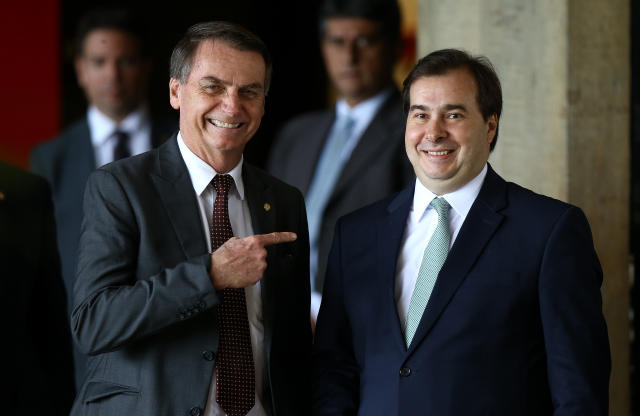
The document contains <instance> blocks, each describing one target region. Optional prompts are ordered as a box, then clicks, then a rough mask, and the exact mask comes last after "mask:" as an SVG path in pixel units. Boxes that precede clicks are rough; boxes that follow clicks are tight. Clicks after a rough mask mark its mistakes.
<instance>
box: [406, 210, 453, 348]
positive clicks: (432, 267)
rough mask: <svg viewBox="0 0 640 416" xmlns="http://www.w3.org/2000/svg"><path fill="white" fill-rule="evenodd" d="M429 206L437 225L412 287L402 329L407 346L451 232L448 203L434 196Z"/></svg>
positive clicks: (427, 299) (426, 300) (440, 265)
mask: <svg viewBox="0 0 640 416" xmlns="http://www.w3.org/2000/svg"><path fill="white" fill-rule="evenodd" d="M431 206H432V207H433V208H434V209H435V210H436V212H437V213H438V226H437V227H436V229H435V231H434V232H433V235H432V236H431V240H429V244H427V248H425V249H424V254H423V255H422V263H421V264H420V270H419V271H418V279H417V280H416V287H415V288H414V289H413V294H412V295H411V301H410V302H409V313H408V314H407V325H406V328H405V331H404V339H405V342H406V343H407V347H408V346H409V345H410V344H411V340H412V339H413V335H414V334H415V333H416V330H417V329H418V325H419V324H420V320H421V319H422V314H423V313H424V309H425V307H426V306H427V302H429V297H430V296H431V292H432V291H433V286H434V285H435V284H436V279H437V278H438V273H440V269H441V268H442V265H443V264H444V261H445V260H446V259H447V254H448V253H449V243H450V242H451V233H450V232H449V208H450V206H449V203H448V202H447V201H446V200H445V199H443V198H434V199H433V201H431Z"/></svg>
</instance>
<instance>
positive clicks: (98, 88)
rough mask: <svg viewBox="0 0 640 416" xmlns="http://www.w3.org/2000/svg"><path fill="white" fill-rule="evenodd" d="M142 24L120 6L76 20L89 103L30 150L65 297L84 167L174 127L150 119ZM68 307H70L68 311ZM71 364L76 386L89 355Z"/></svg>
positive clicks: (158, 138)
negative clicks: (47, 192)
mask: <svg viewBox="0 0 640 416" xmlns="http://www.w3.org/2000/svg"><path fill="white" fill-rule="evenodd" d="M142 27H143V26H142V25H141V22H140V21H139V19H137V18H136V16H135V15H134V14H133V13H132V12H130V11H128V10H125V9H96V10H92V11H90V12H88V13H87V14H86V15H85V16H84V17H83V18H82V19H81V20H80V22H79V23H78V29H77V35H76V37H77V40H76V44H77V45H76V58H75V68H76V74H77V78H78V83H79V84H80V86H81V87H82V88H83V90H84V92H85V95H86V98H87V101H88V103H89V108H88V111H87V115H86V117H84V118H83V119H81V120H79V121H78V122H76V123H75V124H73V125H72V126H70V127H69V128H68V129H66V130H65V131H63V132H62V133H61V134H60V135H59V136H58V137H56V138H54V139H53V140H50V141H48V142H46V143H43V144H41V145H39V146H37V147H36V148H35V149H34V150H33V152H32V155H31V166H30V169H31V171H32V172H34V173H36V174H38V175H40V176H42V177H44V178H45V179H47V181H48V182H49V184H50V185H51V189H52V194H53V202H54V208H55V219H56V225H57V239H58V249H59V251H60V260H61V264H62V277H63V280H64V283H65V289H66V293H67V299H69V300H70V299H71V298H72V291H73V281H74V273H75V264H76V254H77V250H78V240H79V236H80V220H81V218H82V195H83V192H84V187H85V184H86V182H87V177H88V176H89V173H90V172H91V171H92V170H94V169H95V168H96V167H98V166H102V165H104V164H106V163H109V162H111V161H113V160H114V159H117V158H120V157H123V156H127V155H130V154H137V153H142V152H144V151H147V150H149V149H151V148H152V147H156V146H157V145H158V144H160V143H161V142H163V141H164V140H166V139H167V138H168V137H169V135H170V134H171V133H173V131H174V129H175V125H174V123H172V122H169V121H163V120H154V119H152V117H151V115H150V113H149V110H148V107H147V105H146V104H145V97H146V93H147V79H148V76H149V71H150V65H151V62H150V61H149V58H148V57H147V53H146V52H147V47H146V44H147V42H146V40H145V39H146V34H145V33H144V31H143V30H142V29H141V28H142ZM70 303H71V302H69V308H71V305H70ZM70 313H71V310H70V309H69V311H68V313H67V316H68V315H69V314H70ZM74 365H75V379H76V381H75V382H76V386H77V387H79V386H80V384H81V383H82V380H83V378H84V374H85V369H86V357H85V356H84V355H83V354H81V353H80V352H79V351H78V350H77V348H76V349H74Z"/></svg>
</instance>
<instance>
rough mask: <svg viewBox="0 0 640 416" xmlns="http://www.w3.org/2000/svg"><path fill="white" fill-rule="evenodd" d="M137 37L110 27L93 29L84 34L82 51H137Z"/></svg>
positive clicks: (90, 52) (92, 52) (95, 52)
mask: <svg viewBox="0 0 640 416" xmlns="http://www.w3.org/2000/svg"><path fill="white" fill-rule="evenodd" d="M139 47H140V44H139V42H138V39H137V38H136V37H135V36H133V35H130V34H128V33H126V32H123V31H121V30H118V29H112V28H98V29H93V30H92V31H90V32H89V33H87V36H85V38H84V41H83V43H82V53H83V54H85V55H87V54H89V55H90V54H98V53H109V52H126V53H135V54H137V53H139Z"/></svg>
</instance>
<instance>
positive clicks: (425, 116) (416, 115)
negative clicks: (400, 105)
mask: <svg viewBox="0 0 640 416" xmlns="http://www.w3.org/2000/svg"><path fill="white" fill-rule="evenodd" d="M413 117H414V118H418V119H425V118H427V115H426V114H425V113H415V114H414V115H413Z"/></svg>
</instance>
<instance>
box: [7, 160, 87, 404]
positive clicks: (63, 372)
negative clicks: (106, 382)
mask: <svg viewBox="0 0 640 416" xmlns="http://www.w3.org/2000/svg"><path fill="white" fill-rule="evenodd" d="M0 264H2V278H0V308H1V310H2V314H1V316H2V321H1V325H2V337H3V342H2V344H3V348H2V349H3V354H2V359H1V366H2V371H1V372H0V383H1V385H2V392H1V393H0V400H1V402H2V413H3V414H6V415H45V414H46V415H51V416H67V415H68V414H69V409H71V403H72V402H73V395H74V385H73V359H72V355H71V336H70V333H69V323H68V321H67V318H66V314H65V312H66V310H67V304H66V296H65V293H64V286H63V284H62V277H61V276H60V260H59V258H58V250H57V248H56V229H55V222H54V219H53V204H52V203H51V191H50V190H49V185H48V184H47V182H46V181H45V180H44V179H42V178H40V177H38V176H36V175H32V174H29V173H27V172H23V171H22V170H20V169H18V168H16V167H13V166H10V165H7V164H4V163H1V162H0Z"/></svg>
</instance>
